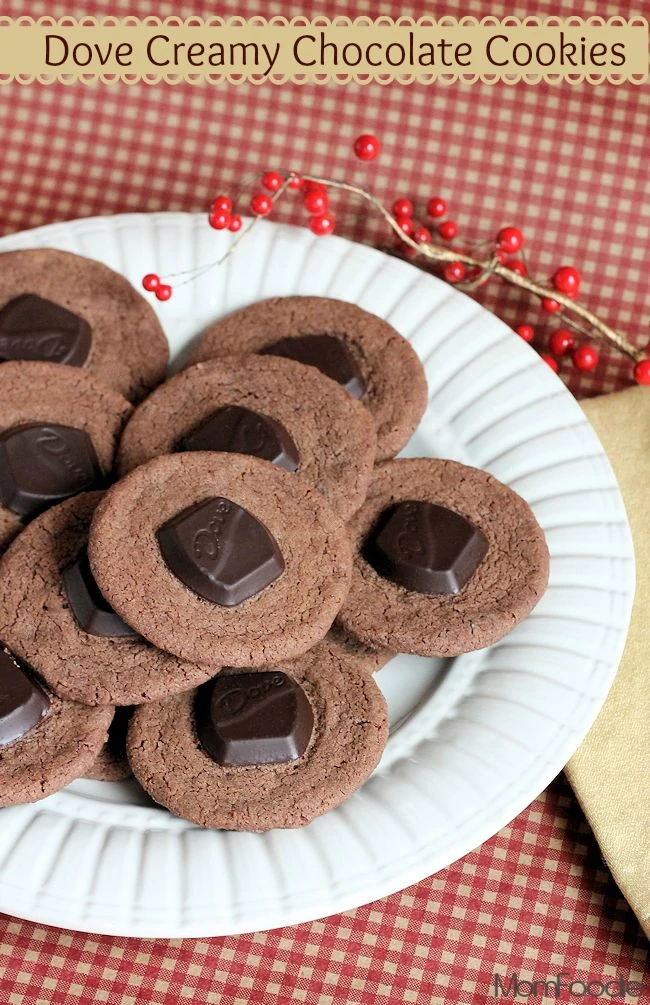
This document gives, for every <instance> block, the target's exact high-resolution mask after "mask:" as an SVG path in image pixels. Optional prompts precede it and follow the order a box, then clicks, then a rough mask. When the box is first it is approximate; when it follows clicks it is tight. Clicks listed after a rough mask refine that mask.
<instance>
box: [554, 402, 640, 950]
mask: <svg viewBox="0 0 650 1005" xmlns="http://www.w3.org/2000/svg"><path fill="white" fill-rule="evenodd" d="M582 404H583V407H584V411H585V412H586V414H587V416H588V418H589V420H590V421H591V423H592V425H593V426H594V428H595V430H596V432H597V433H598V436H599V437H600V439H601V442H602V444H603V446H604V448H605V450H606V451H607V454H608V456H609V460H610V462H611V464H612V467H613V468H614V471H615V473H616V477H617V478H618V483H619V485H620V487H621V492H622V493H623V498H624V500H625V506H626V508H627V513H628V516H629V518H630V524H631V526H632V534H633V537H634V547H635V552H636V564H637V588H636V598H635V601H634V610H633V612H632V623H631V625H630V633H629V635H628V639H627V643H626V646H625V652H624V653H623V659H622V660H621V665H620V668H619V671H618V673H617V675H616V678H615V680H614V683H613V685H612V689H611V691H610V693H609V695H608V697H607V701H606V702H605V705H604V706H603V708H602V710H601V712H600V714H599V716H598V718H597V719H596V722H595V723H594V725H593V726H592V728H591V730H590V732H589V733H588V735H587V737H586V739H585V740H584V742H583V743H582V746H581V747H580V748H579V749H578V751H577V752H576V753H575V754H574V756H573V757H572V758H571V760H570V761H569V763H568V765H567V768H566V773H567V776H568V779H569V781H570V783H571V785H572V786H573V789H574V791H575V794H576V796H577V797H578V800H579V802H580V805H581V806H582V809H583V810H584V813H585V816H586V817H587V819H588V821H589V823H590V825H591V827H592V830H593V832H594V834H595V835H596V838H597V840H598V843H599V845H600V849H601V851H602V853H603V856H604V858H605V860H606V862H607V864H608V866H609V868H610V870H611V873H612V875H613V877H614V879H615V880H616V882H617V884H618V886H619V887H620V889H621V891H622V893H623V895H624V897H625V898H626V900H627V901H628V903H629V904H630V906H631V907H632V909H633V910H634V912H635V913H636V915H637V917H638V919H639V921H640V922H641V925H642V926H643V929H644V931H645V933H646V935H648V936H649V937H650V388H643V387H635V388H631V389H630V390H628V391H620V392H618V393H616V394H608V395H604V396H603V397H602V398H593V399H591V400H590V401H585V402H583V403H582Z"/></svg>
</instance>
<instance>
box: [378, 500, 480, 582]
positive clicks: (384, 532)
mask: <svg viewBox="0 0 650 1005" xmlns="http://www.w3.org/2000/svg"><path fill="white" fill-rule="evenodd" d="M487 550H488V544H487V540H486V538H485V536H484V535H483V533H482V532H481V531H480V530H479V529H478V527H475V526H474V525H473V524H472V523H470V521H469V520H466V519H465V517H463V516H461V515H460V513H455V512H454V511H453V510H450V509H447V508H446V507H445V506H438V505H436V504H434V503H430V502H423V501H412V500H408V501H405V502H401V503H397V504H396V505H394V506H392V507H390V508H389V509H388V510H385V511H384V513H383V514H382V515H381V517H380V519H379V522H378V524H377V526H376V528H375V530H374V532H373V533H372V534H371V535H370V537H369V538H368V540H367V542H366V546H365V549H364V555H365V557H366V559H367V561H368V562H369V563H370V565H372V567H373V568H374V569H375V570H376V571H377V572H378V573H379V575H380V576H384V577H385V578H386V579H390V580H392V582H394V583H397V584H398V585H399V586H404V587H405V588H406V589H407V590H414V591H415V592H416V593H425V594H435V593H446V594H450V593H458V591H459V590H461V589H462V588H463V586H464V585H465V583H467V581H468V580H469V579H470V577H471V576H472V575H473V574H474V573H475V572H476V570H477V568H478V567H479V565H480V563H481V562H482V560H483V558H484V557H485V554H486V552H487Z"/></svg>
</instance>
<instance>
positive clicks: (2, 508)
mask: <svg viewBox="0 0 650 1005" xmlns="http://www.w3.org/2000/svg"><path fill="white" fill-rule="evenodd" d="M131 411H132V407H131V405H130V404H129V402H128V401H127V400H126V399H125V398H123V397H122V395H121V394H118V393H117V391H114V390H112V388H110V387H107V386H106V385H105V384H103V383H102V382H101V381H100V380H98V379H97V378H96V377H94V376H92V374H90V373H86V372H84V371H83V370H79V369H77V368H75V367H67V366H58V365H57V364H55V363H38V362H25V361H22V360H21V361H18V362H12V363H5V364H3V365H2V366H0V546H5V545H7V544H8V543H9V541H11V539H12V538H13V537H15V536H16V534H17V533H18V532H19V531H20V530H21V528H22V527H23V526H24V525H25V524H26V523H28V522H29V521H30V520H31V519H33V518H34V517H35V516H37V515H38V514H39V513H41V512H43V511H44V510H46V509H47V508H48V507H50V506H52V505H54V504H56V503H59V502H61V501H62V500H63V499H66V498H68V497H69V496H73V495H76V494H77V493H79V492H84V491H86V490H88V489H93V488H97V487H99V486H101V485H102V484H103V483H104V482H105V480H106V478H107V476H108V475H109V474H110V472H111V470H112V468H113V460H114V457H115V452H116V449H117V444H118V442H119V438H120V434H121V432H122V428H123V426H124V423H125V422H126V420H127V418H128V417H129V415H130V414H131Z"/></svg>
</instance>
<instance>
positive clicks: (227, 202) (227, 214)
mask: <svg viewBox="0 0 650 1005" xmlns="http://www.w3.org/2000/svg"><path fill="white" fill-rule="evenodd" d="M208 223H209V224H210V226H211V227H212V228H213V229H214V230H231V231H232V232H233V233H236V232H237V231H238V230H241V225H242V219H241V216H238V215H237V214H236V213H233V211H232V199H231V198H230V196H228V195H218V196H217V198H216V199H215V200H214V202H213V203H212V206H211V207H210V215H209V216H208Z"/></svg>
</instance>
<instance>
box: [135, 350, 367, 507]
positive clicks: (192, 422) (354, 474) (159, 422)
mask: <svg viewBox="0 0 650 1005" xmlns="http://www.w3.org/2000/svg"><path fill="white" fill-rule="evenodd" d="M376 449H377V438H376V435H375V427H374V424H373V421H372V418H371V416H370V413H369V412H368V410H367V409H366V408H364V407H363V405H362V404H361V403H360V402H358V401H355V400H354V398H352V397H351V396H350V395H349V394H347V393H346V392H345V391H344V390H343V388H341V387H339V386H337V385H336V384H335V383H334V382H333V381H331V380H327V379H326V378H325V377H323V375H322V374H320V373H319V372H318V370H315V369H314V367H311V366H310V367H306V366H303V365H302V364H300V363H295V362H294V361H293V360H289V359H281V358H279V357H277V356H232V357H223V358H221V359H215V360H209V361H207V362H205V363H197V364H196V366H192V367H190V368H189V369H188V370H184V371H183V372H182V373H179V374H177V375H176V376H175V377H172V378H171V380H168V381H167V382H166V383H165V384H163V385H162V386H161V387H159V388H158V390H157V391H155V392H154V393H153V394H152V395H150V397H149V398H147V400H146V401H144V402H143V403H142V404H141V405H140V406H139V407H138V408H137V409H136V411H135V412H134V414H133V416H132V418H131V420H130V421H129V423H128V425H127V427H126V429H125V430H124V435H123V437H122V442H121V445H120V451H119V455H118V468H119V471H120V473H121V474H126V472H128V471H130V470H131V469H132V468H135V467H137V466H138V465H139V464H143V463H144V462H145V461H148V460H150V459H151V458H152V457H157V456H158V455H160V454H168V453H171V452H173V451H178V450H222V451H229V452H232V451H234V452H237V453H240V454H251V455H253V456H257V457H262V458H264V459H266V460H269V461H272V462H273V463H274V464H277V465H278V466H279V467H283V468H286V469H287V470H288V471H297V472H298V474H300V475H301V476H302V477H303V478H305V479H306V480H307V481H308V482H309V483H310V485H313V486H315V488H317V489H319V490H320V492H322V494H323V495H324V496H325V498H326V499H327V501H328V502H329V503H330V504H331V505H332V508H333V509H335V510H336V511H337V512H338V513H339V515H340V516H341V517H342V518H343V519H344V520H345V519H347V518H348V517H349V516H351V514H352V513H354V511H355V510H356V509H358V508H359V506H360V505H361V503H362V502H363V500H364V499H365V497H366V490H367V488H368V485H369V483H370V478H371V476H372V467H373V463H374V459H375V453H376Z"/></svg>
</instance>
